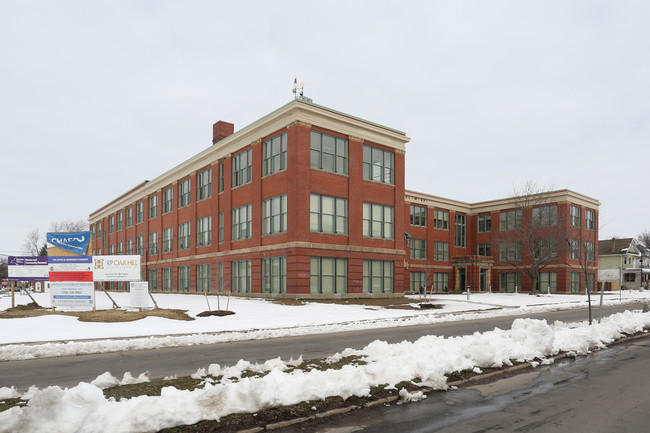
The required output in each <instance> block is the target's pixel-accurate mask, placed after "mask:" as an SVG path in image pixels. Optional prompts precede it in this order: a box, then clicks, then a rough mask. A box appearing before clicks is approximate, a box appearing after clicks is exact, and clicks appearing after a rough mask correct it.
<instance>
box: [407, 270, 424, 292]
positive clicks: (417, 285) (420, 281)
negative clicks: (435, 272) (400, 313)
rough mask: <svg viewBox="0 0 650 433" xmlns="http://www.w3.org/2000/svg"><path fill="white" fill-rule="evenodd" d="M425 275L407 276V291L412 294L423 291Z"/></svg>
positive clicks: (415, 273) (411, 274) (419, 273)
mask: <svg viewBox="0 0 650 433" xmlns="http://www.w3.org/2000/svg"><path fill="white" fill-rule="evenodd" d="M426 276H427V274H426V273H424V272H411V273H410V275H409V289H410V291H411V292H412V293H418V292H420V289H422V290H424V288H425V287H426V285H427V277H426Z"/></svg>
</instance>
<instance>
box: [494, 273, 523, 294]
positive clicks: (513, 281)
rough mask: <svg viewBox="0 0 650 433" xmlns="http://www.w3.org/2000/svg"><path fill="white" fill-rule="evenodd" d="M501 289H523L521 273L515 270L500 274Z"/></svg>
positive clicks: (514, 290) (507, 290)
mask: <svg viewBox="0 0 650 433" xmlns="http://www.w3.org/2000/svg"><path fill="white" fill-rule="evenodd" d="M499 290H500V291H502V292H516V291H519V290H521V274H517V273H513V272H508V273H503V274H499Z"/></svg>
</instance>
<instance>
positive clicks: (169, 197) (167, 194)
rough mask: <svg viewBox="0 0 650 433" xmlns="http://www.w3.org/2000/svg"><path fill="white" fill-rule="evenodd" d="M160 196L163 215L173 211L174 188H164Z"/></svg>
mask: <svg viewBox="0 0 650 433" xmlns="http://www.w3.org/2000/svg"><path fill="white" fill-rule="evenodd" d="M162 194H163V195H162V200H163V213H167V212H171V211H172V210H173V209H174V207H173V204H174V187H173V186H170V187H169V188H165V189H164V190H163V193H162Z"/></svg>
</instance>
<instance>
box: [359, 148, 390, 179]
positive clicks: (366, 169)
mask: <svg viewBox="0 0 650 433" xmlns="http://www.w3.org/2000/svg"><path fill="white" fill-rule="evenodd" d="M394 165H395V157H394V155H393V152H389V151H387V150H382V149H377V148H376V147H372V146H368V145H367V144H364V145H363V178H364V179H366V180H374V181H375V182H382V183H390V184H393V172H394Z"/></svg>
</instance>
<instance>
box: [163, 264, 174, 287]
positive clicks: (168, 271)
mask: <svg viewBox="0 0 650 433" xmlns="http://www.w3.org/2000/svg"><path fill="white" fill-rule="evenodd" d="M162 277H163V280H162V285H163V291H165V292H171V290H172V268H163V273H162Z"/></svg>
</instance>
